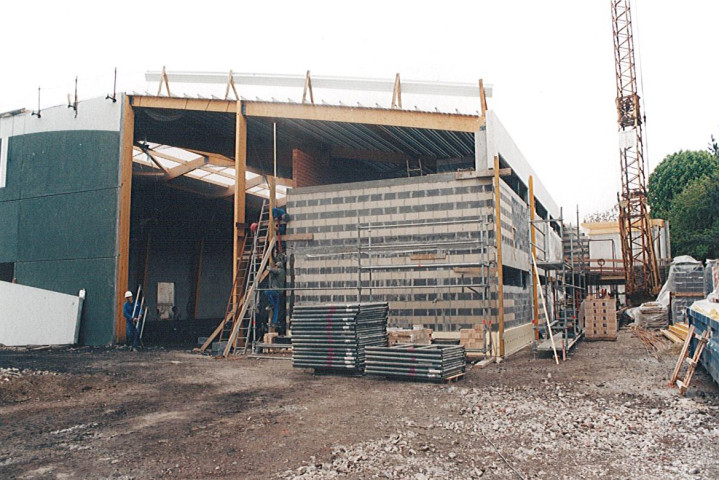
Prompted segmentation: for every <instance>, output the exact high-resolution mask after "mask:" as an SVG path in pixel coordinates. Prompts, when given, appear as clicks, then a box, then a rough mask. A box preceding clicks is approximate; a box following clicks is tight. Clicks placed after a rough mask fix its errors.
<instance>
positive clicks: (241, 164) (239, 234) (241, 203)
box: [232, 100, 247, 306]
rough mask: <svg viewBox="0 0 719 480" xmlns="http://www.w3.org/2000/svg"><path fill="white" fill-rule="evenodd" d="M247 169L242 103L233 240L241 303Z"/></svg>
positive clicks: (234, 275) (238, 115)
mask: <svg viewBox="0 0 719 480" xmlns="http://www.w3.org/2000/svg"><path fill="white" fill-rule="evenodd" d="M246 169H247V118H246V117H245V115H244V112H243V105H242V101H241V100H239V101H238V102H237V113H236V117H235V214H234V233H233V236H232V238H233V240H232V279H233V282H232V283H233V285H234V287H233V292H232V298H233V299H234V300H235V306H237V305H236V302H238V301H239V299H238V297H237V295H238V293H239V292H237V288H238V285H237V284H236V282H235V280H236V279H237V274H238V272H237V270H238V268H239V263H238V262H239V260H240V256H241V255H242V251H241V248H242V239H243V238H244V236H245V170H246Z"/></svg>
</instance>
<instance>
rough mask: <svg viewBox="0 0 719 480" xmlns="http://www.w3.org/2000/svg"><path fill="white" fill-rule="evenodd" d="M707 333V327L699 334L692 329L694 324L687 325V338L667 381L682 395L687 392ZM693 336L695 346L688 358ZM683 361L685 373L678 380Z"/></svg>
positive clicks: (706, 339) (707, 338)
mask: <svg viewBox="0 0 719 480" xmlns="http://www.w3.org/2000/svg"><path fill="white" fill-rule="evenodd" d="M709 335H710V333H709V329H706V330H704V332H703V333H702V335H701V336H699V335H697V333H696V331H695V329H694V325H691V326H690V327H689V332H688V333H687V338H686V340H685V341H684V346H683V347H682V351H681V353H680V354H679V359H678V360H677V366H676V367H675V368H674V373H673V374H672V378H671V380H670V381H669V384H670V385H671V386H676V387H679V393H681V394H682V395H686V393H687V389H688V388H689V383H690V382H691V381H692V377H693V376H694V370H696V368H697V365H699V358H701V356H702V352H704V347H705V346H706V344H707V342H708V341H709ZM694 337H696V338H697V346H696V349H695V350H694V355H693V356H692V357H691V358H689V345H690V344H691V341H692V338H694ZM685 363H686V364H687V365H688V368H687V371H686V374H685V375H684V378H683V379H682V380H679V372H680V371H681V369H682V365H684V364H685Z"/></svg>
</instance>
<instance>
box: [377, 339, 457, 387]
mask: <svg viewBox="0 0 719 480" xmlns="http://www.w3.org/2000/svg"><path fill="white" fill-rule="evenodd" d="M365 353H366V358H365V363H366V366H365V372H366V373H367V374H374V375H384V376H386V377H396V378H404V379H407V380H448V379H451V378H453V377H457V376H460V375H462V374H464V369H465V366H466V364H467V359H466V355H465V352H464V347H462V346H458V345H419V346H415V345H394V346H392V347H367V349H366V350H365Z"/></svg>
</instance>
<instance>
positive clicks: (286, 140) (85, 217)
mask: <svg viewBox="0 0 719 480" xmlns="http://www.w3.org/2000/svg"><path fill="white" fill-rule="evenodd" d="M148 79H149V80H153V81H158V82H159V83H160V85H161V87H160V90H159V91H158V92H157V93H156V94H149V93H145V94H136V93H127V94H117V95H109V96H108V97H107V98H97V99H94V100H87V101H83V102H79V103H74V104H72V105H70V106H71V107H72V108H67V107H66V106H61V107H54V108H47V109H43V110H40V109H38V111H36V112H32V113H31V112H28V111H24V110H23V111H16V112H10V113H7V114H4V115H3V116H2V117H1V118H0V142H1V144H0V145H1V147H2V164H0V167H1V170H2V173H3V175H2V176H1V177H0V178H3V179H4V184H3V185H0V187H2V188H0V267H1V268H0V273H2V275H3V278H0V280H4V281H10V280H12V279H15V280H16V281H17V282H18V283H20V284H24V285H30V286H36V287H40V288H46V289H50V290H56V291H59V292H66V293H74V292H76V291H77V290H78V289H80V288H84V289H86V290H87V297H86V300H85V306H84V310H83V317H82V323H81V325H82V328H81V332H80V341H81V342H82V343H84V344H90V345H98V344H108V343H112V342H121V341H123V340H124V332H125V326H124V319H123V317H122V312H121V306H122V302H123V293H124V292H125V291H126V290H127V289H130V290H133V291H134V290H135V289H136V288H137V287H138V285H142V286H143V290H144V291H145V292H146V301H147V305H148V306H149V307H150V308H149V310H150V312H153V313H151V314H150V318H149V319H148V320H149V322H148V323H149V324H150V325H152V327H151V328H150V329H151V330H153V329H154V330H155V331H157V332H162V331H164V330H166V331H168V332H169V331H170V330H171V329H175V330H176V329H178V328H185V327H187V328H188V329H190V330H192V329H194V330H192V332H193V333H195V332H197V333H201V332H200V330H203V329H207V328H208V327H209V328H210V330H211V327H213V326H215V325H216V324H217V322H218V321H219V320H221V319H223V318H224V317H225V316H226V315H227V314H228V312H229V311H232V309H231V308H229V309H228V298H230V303H231V304H232V303H233V302H237V300H236V299H237V298H240V296H241V293H242V292H241V290H242V288H243V287H242V284H241V282H238V281H237V278H238V276H239V274H240V271H241V270H242V269H243V251H244V249H243V247H244V245H246V239H247V236H248V231H249V225H250V224H251V223H253V222H255V221H257V219H258V218H259V216H260V213H261V211H262V209H263V205H265V207H264V208H267V205H268V204H269V201H270V200H271V201H272V203H273V206H276V205H281V206H283V208H285V209H286V211H287V213H288V214H289V216H290V219H291V220H290V222H289V223H288V225H287V231H286V234H285V235H284V236H283V238H282V239H281V240H282V241H283V245H284V248H285V249H286V251H287V253H288V256H289V257H290V265H291V269H290V272H289V278H290V282H289V285H288V296H287V307H288V309H287V310H288V314H289V313H291V309H292V307H293V305H299V304H306V303H315V302H319V303H323V302H345V301H356V300H357V299H360V300H362V301H366V300H371V301H388V302H389V305H390V317H389V321H390V326H399V327H410V326H416V325H423V326H425V327H428V328H432V329H433V330H434V332H435V335H436V336H437V338H454V336H457V338H458V332H459V330H460V329H462V328H468V327H472V326H473V325H477V324H481V325H484V326H485V328H486V329H487V331H491V332H493V335H492V337H493V339H494V341H493V344H494V353H495V354H497V355H506V354H509V353H511V352H513V351H516V350H518V349H519V348H522V347H523V346H526V345H527V344H528V343H530V342H532V340H533V339H535V338H538V337H539V333H540V332H539V330H540V329H539V328H535V327H537V325H535V326H533V322H535V323H536V322H537V321H539V323H540V324H542V325H543V324H544V323H545V313H544V312H545V311H546V312H547V315H549V317H550V318H551V319H554V320H557V319H560V318H562V316H563V318H564V324H563V328H565V327H566V326H567V324H569V325H570V326H571V327H572V328H573V329H575V330H576V329H578V328H579V326H577V325H574V323H576V322H571V321H569V322H568V321H567V318H571V317H572V315H574V313H573V311H572V310H571V309H570V307H571V303H572V301H570V300H569V298H579V297H580V296H581V295H582V294H581V288H582V286H581V282H580V281H575V280H573V279H575V278H576V277H575V275H577V272H578V271H579V270H581V268H583V267H582V265H583V264H582V262H581V261H579V260H577V261H575V260H573V258H572V256H573V253H572V252H573V251H574V248H575V247H576V246H575V245H574V243H573V242H569V241H565V242H563V241H562V239H563V237H564V239H565V240H567V239H568V238H569V236H568V235H571V234H572V233H571V231H569V230H567V231H564V229H565V226H564V222H563V221H562V214H561V211H560V209H559V208H558V207H557V205H556V204H555V203H554V201H553V200H552V197H551V195H550V194H549V192H548V191H547V190H546V188H545V187H544V186H543V185H542V183H541V181H540V180H539V179H538V178H537V176H536V174H535V173H534V171H533V170H532V168H531V166H530V164H529V162H528V161H527V160H526V159H525V158H524V156H523V155H522V153H521V152H520V150H519V148H518V147H517V146H516V145H515V143H514V142H513V141H512V139H511V137H510V135H509V133H508V132H507V131H506V130H505V128H504V127H503V126H502V124H501V123H500V121H499V119H498V118H497V116H496V115H495V113H494V112H493V111H491V110H488V109H487V103H486V97H487V96H489V89H485V88H484V86H483V85H482V82H481V81H480V82H479V84H476V85H464V84H461V85H460V84H432V83H421V82H401V81H400V78H399V76H397V78H396V79H394V81H386V82H385V81H378V80H371V81H370V80H361V79H338V78H329V77H328V78H322V77H316V78H311V77H310V75H309V73H308V75H307V76H296V77H292V76H258V75H240V74H232V73H231V74H230V75H229V76H228V75H224V76H222V75H214V74H181V73H177V74H173V73H165V72H164V71H163V72H162V73H152V74H148ZM184 82H187V83H195V84H212V83H217V84H221V86H220V88H222V87H223V86H224V87H225V97H224V98H218V97H215V96H208V97H198V96H194V97H189V96H184V95H183V96H178V95H176V94H175V93H174V90H175V86H176V85H179V84H180V83H184ZM205 86H207V85H205ZM253 86H254V87H257V86H259V87H261V88H263V89H265V90H264V91H265V92H269V93H268V96H269V97H270V98H272V99H271V100H263V99H259V98H258V99H255V100H248V99H245V98H243V97H242V96H240V95H238V90H239V91H240V93H243V92H244V90H243V89H244V88H251V87H253ZM313 86H314V91H313ZM321 88H324V89H328V90H332V91H335V92H338V91H339V92H343V93H342V96H343V98H349V99H350V100H353V97H352V95H354V93H355V92H361V91H364V92H366V91H372V92H375V93H374V94H375V95H376V94H378V93H377V92H380V93H379V94H382V95H385V94H386V97H387V101H386V102H385V103H386V106H380V105H376V106H374V107H367V106H362V105H360V104H359V103H354V100H353V103H352V105H353V106H348V105H347V104H346V103H343V102H340V101H337V102H332V103H321V102H319V101H318V102H315V101H314V98H315V96H317V95H318V93H319V92H320V89H321ZM282 89H285V90H287V89H289V90H290V91H291V92H292V95H293V98H294V100H289V101H279V100H276V99H275V98H274V97H273V95H275V93H274V92H275V91H281V90H282ZM382 92H385V93H382ZM300 93H301V94H302V95H301V97H300ZM414 94H416V95H425V96H431V98H435V99H440V101H441V100H442V99H446V98H454V97H462V98H464V100H465V101H467V99H469V101H470V102H474V103H473V104H474V107H475V109H476V112H474V113H457V112H456V111H455V112H454V113H448V112H444V111H440V110H438V109H430V108H413V109H408V108H403V107H402V100H403V95H404V97H405V98H404V100H405V105H406V104H407V101H406V100H407V96H408V95H414ZM280 95H281V94H276V95H275V96H280ZM390 96H391V98H392V100H391V102H390V101H389V99H390ZM345 102H349V100H345ZM275 202H276V203H275ZM576 238H577V240H579V238H580V236H579V235H577V237H576ZM570 244H571V245H570ZM578 255H579V254H578ZM533 258H536V264H537V266H538V272H539V274H540V276H541V282H542V284H543V285H542V286H541V288H538V286H537V282H536V280H535V279H536V276H535V275H534V273H533V270H532V267H531V266H532V263H533ZM578 258H579V257H578ZM582 258H584V257H582ZM233 278H234V279H235V282H233ZM233 285H234V289H235V295H234V297H232V296H231V291H232V290H233ZM567 288H569V289H573V290H571V292H568V291H567ZM233 298H234V300H233ZM542 300H544V305H543V302H542ZM571 308H573V307H571ZM234 314H235V315H236V314H237V312H235V313H234ZM190 326H192V328H190ZM163 329H164V330H163ZM570 336H572V335H571V334H570Z"/></svg>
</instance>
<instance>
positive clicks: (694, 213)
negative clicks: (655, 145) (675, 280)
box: [668, 171, 719, 260]
mask: <svg viewBox="0 0 719 480" xmlns="http://www.w3.org/2000/svg"><path fill="white" fill-rule="evenodd" d="M668 218H669V228H670V230H671V235H672V253H673V254H674V256H677V255H691V256H692V257H694V258H696V259H697V260H705V259H707V258H719V171H715V172H714V173H713V174H712V175H708V176H704V177H702V178H700V179H699V180H696V181H694V182H692V183H691V184H690V185H688V186H687V187H686V188H684V190H683V191H682V192H681V193H680V194H678V195H677V196H676V197H675V198H674V201H673V202H672V207H671V209H670V211H669V216H668Z"/></svg>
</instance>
